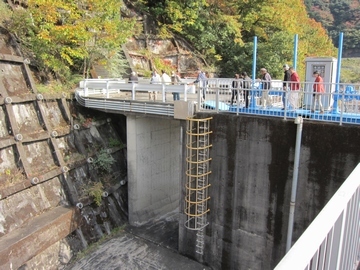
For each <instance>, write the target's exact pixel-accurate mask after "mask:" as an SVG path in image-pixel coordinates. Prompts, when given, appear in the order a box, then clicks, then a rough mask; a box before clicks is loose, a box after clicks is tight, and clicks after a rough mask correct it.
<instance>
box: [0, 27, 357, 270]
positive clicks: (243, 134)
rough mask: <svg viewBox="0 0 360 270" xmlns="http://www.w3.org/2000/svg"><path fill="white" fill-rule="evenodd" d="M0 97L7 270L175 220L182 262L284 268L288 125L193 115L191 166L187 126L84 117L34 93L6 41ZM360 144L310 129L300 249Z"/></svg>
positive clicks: (329, 130) (52, 260)
mask: <svg viewBox="0 0 360 270" xmlns="http://www.w3.org/2000/svg"><path fill="white" fill-rule="evenodd" d="M0 93H1V98H0V104H1V108H2V109H1V110H0V134H1V137H0V157H1V160H0V172H1V175H0V187H1V188H0V195H1V197H0V210H1V211H0V269H19V268H20V269H64V268H66V266H67V264H68V263H69V262H70V260H71V258H72V257H74V255H75V254H76V253H78V252H79V251H81V250H84V249H86V248H87V247H88V246H89V245H90V244H91V243H94V242H96V241H98V240H99V239H101V238H102V237H103V236H104V235H109V234H110V233H111V230H112V229H114V228H116V227H120V226H124V225H128V224H130V225H129V226H133V227H136V226H138V227H141V226H146V224H149V222H151V221H153V222H154V223H155V222H156V221H158V220H162V218H163V217H164V216H166V215H167V214H168V213H175V215H176V217H177V219H178V226H176V230H175V231H174V232H172V233H175V234H177V235H178V252H179V253H180V254H182V255H184V256H186V257H189V258H192V259H194V260H196V261H198V262H200V263H202V264H204V265H205V266H207V267H209V268H211V269H272V268H273V267H274V266H275V265H276V264H277V262H279V261H280V259H281V258H282V257H283V255H284V253H285V243H286V231H287V222H288V216H289V214H288V213H289V204H290V189H291V179H292V173H293V162H294V148H295V140H296V125H295V124H294V121H293V120H287V121H284V120H282V119H277V118H270V117H259V116H246V115H235V114H229V113H218V114H214V113H197V114H196V115H195V116H194V118H193V119H200V120H201V119H209V120H208V122H207V123H208V126H207V129H208V133H207V142H206V144H204V145H202V146H199V147H198V148H197V149H198V150H196V149H193V150H194V151H195V150H196V151H198V153H199V154H201V155H205V156H204V158H203V159H202V158H201V157H199V156H194V157H191V158H190V156H189V155H194V152H192V151H189V143H190V142H189V133H191V131H190V130H189V122H187V121H186V120H181V119H174V118H173V117H164V116H151V115H145V114H141V113H128V114H127V113H122V114H114V113H110V112H100V111H96V110H89V109H86V108H83V107H82V106H79V105H78V104H76V103H75V101H74V99H73V96H70V95H64V94H58V95H47V94H44V93H39V92H38V91H37V90H36V86H35V83H34V77H33V74H32V72H31V70H30V67H29V63H28V61H26V59H23V58H22V56H21V53H20V51H19V50H18V48H17V47H16V44H14V43H13V42H12V41H11V38H10V37H9V36H8V35H6V34H5V33H2V38H1V39H0ZM195 122H196V121H195ZM190 126H191V125H190ZM359 133H360V129H359V127H358V126H352V125H343V126H339V125H335V124H330V123H314V122H311V121H308V122H305V123H304V126H303V135H302V144H301V149H300V153H301V155H300V166H299V184H298V194H297V201H296V209H295V226H294V237H293V240H294V241H295V240H296V239H297V238H298V237H299V236H300V234H301V233H302V232H303V231H304V230H305V229H306V227H307V226H308V225H309V223H310V222H311V221H312V220H313V219H314V217H315V216H316V214H317V213H318V212H319V211H320V210H321V208H322V207H323V206H324V205H325V204H326V202H327V201H328V200H329V199H330V197H331V196H332V195H333V194H334V192H335V191H336V190H337V188H338V187H339V186H340V185H341V183H342V182H343V181H344V180H345V179H346V177H347V176H348V175H349V173H350V172H351V171H352V170H353V168H354V167H355V166H356V165H357V164H358V163H359V160H360V151H359V150H360V149H359V148H360V146H359V144H358V138H359V135H360V134H359ZM204 149H207V150H208V151H203V150H204ZM189 163H190V164H197V165H196V166H197V168H198V169H200V168H201V166H200V165H202V164H204V165H205V166H203V167H202V168H203V169H204V171H201V172H202V173H201V175H206V179H203V180H204V181H205V182H204V190H206V192H205V193H204V194H203V195H202V196H204V197H198V199H199V198H200V199H199V200H201V201H205V200H206V205H205V208H204V209H202V213H204V218H203V219H201V220H198V223H197V224H198V225H199V224H200V225H201V224H202V225H203V226H201V228H202V231H201V233H199V230H191V229H189V228H187V227H186V226H185V224H186V221H188V220H189V213H191V212H189V211H187V210H186V205H187V204H186V202H187V194H188V192H189V189H190V190H191V186H189V185H188V180H189V176H190V177H191V176H192V175H193V174H191V173H189V166H190V167H191V165H189ZM203 180H201V181H203ZM208 210H209V211H208ZM205 215H206V216H205ZM201 222H203V223H201ZM188 227H191V226H188ZM158 233H159V234H161V232H158ZM164 236H166V234H165V233H164ZM128 239H129V238H128ZM111 244H112V245H113V246H116V243H114V242H111ZM139 249H140V248H139ZM133 252H135V251H133ZM125 253H126V252H125ZM154 260H156V257H154ZM179 266H180V264H179ZM205 266H204V267H205ZM99 267H101V266H99ZM102 267H103V268H104V269H106V265H102ZM181 269H183V268H181Z"/></svg>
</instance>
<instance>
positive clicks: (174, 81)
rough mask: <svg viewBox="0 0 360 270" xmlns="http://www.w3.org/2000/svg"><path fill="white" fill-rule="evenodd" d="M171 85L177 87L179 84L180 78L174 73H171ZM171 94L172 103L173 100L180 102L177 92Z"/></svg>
mask: <svg viewBox="0 0 360 270" xmlns="http://www.w3.org/2000/svg"><path fill="white" fill-rule="evenodd" d="M171 83H172V84H173V85H179V84H180V83H181V79H180V76H179V74H177V73H176V72H175V71H172V72H171ZM172 94H173V99H174V101H175V100H180V93H179V92H174V93H172Z"/></svg>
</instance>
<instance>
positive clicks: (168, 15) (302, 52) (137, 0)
mask: <svg viewBox="0 0 360 270" xmlns="http://www.w3.org/2000/svg"><path fill="white" fill-rule="evenodd" d="M127 4H128V5H130V4H131V5H132V6H135V7H136V8H135V10H136V11H137V12H139V13H142V14H150V15H151V16H152V17H153V18H154V19H155V21H156V23H157V25H158V29H159V35H161V36H162V37H163V38H167V37H172V36H173V35H175V34H176V35H179V36H182V37H184V38H186V39H187V40H188V41H189V42H190V43H191V44H192V45H193V46H194V48H195V49H196V50H197V51H199V52H200V53H201V54H202V55H203V56H204V57H205V59H206V61H207V63H209V65H210V66H211V69H212V70H213V71H216V72H217V73H218V74H219V75H220V76H231V77H232V76H233V74H234V73H235V72H239V71H248V72H249V73H250V71H251V68H252V59H253V39H254V36H257V37H258V54H257V67H258V69H259V68H260V67H266V68H267V69H268V70H269V71H270V73H271V74H272V76H273V77H274V78H281V77H282V72H283V71H282V65H283V64H284V63H288V64H289V65H291V64H292V59H293V46H294V44H293V40H294V35H295V34H298V35H299V47H298V48H299V49H298V65H297V67H298V73H299V74H300V75H301V76H302V75H303V74H304V64H305V63H304V59H305V57H307V56H317V57H320V56H336V50H335V47H334V46H333V44H332V42H331V40H330V39H329V37H328V36H327V34H326V31H325V29H324V28H323V27H322V26H321V24H320V23H317V22H316V21H315V20H313V19H310V18H309V17H308V15H307V13H306V8H305V5H304V3H303V1H302V0H288V1H287V2H286V3H284V2H283V1H278V0H252V1H247V0H246V1H245V0H227V1H223V0H181V1H180V0H160V1H159V0H133V1H127ZM2 5H4V3H2ZM27 5H28V6H27V7H26V9H22V8H17V9H14V10H13V11H11V12H9V10H8V11H5V13H4V11H3V12H1V10H3V8H1V7H0V12H1V14H0V18H1V20H2V25H3V26H5V27H6V28H7V29H8V30H9V31H11V32H12V33H14V34H15V35H16V36H17V38H18V39H19V41H20V43H21V45H22V49H23V51H26V52H28V55H29V56H31V58H32V64H35V65H36V66H37V68H38V69H39V70H40V71H42V72H44V74H46V75H45V76H48V74H51V73H52V74H54V75H55V77H56V78H57V79H61V80H62V81H66V80H68V77H69V74H73V73H77V74H79V73H80V74H83V76H86V75H87V73H88V72H89V67H90V65H91V64H92V63H93V62H95V61H99V60H104V61H105V62H106V63H107V64H109V63H112V62H114V60H118V61H117V66H118V65H119V63H121V60H120V61H119V57H118V51H120V46H121V44H123V43H124V42H126V40H127V38H129V37H131V36H132V35H137V34H138V33H139V31H138V29H139V26H138V25H137V24H136V21H135V19H131V18H124V17H121V7H122V5H123V3H122V2H120V1H117V0H102V1H100V0H79V1H74V2H71V1H70V2H69V1H65V0H57V1H56V0H49V1H43V0H29V1H28V3H27ZM8 14H11V15H10V16H8V17H7V18H6V17H5V15H8ZM3 15H4V16H3ZM115 62H116V61H115ZM117 70H120V69H117ZM302 77H303V76H302Z"/></svg>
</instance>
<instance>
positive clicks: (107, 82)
mask: <svg viewBox="0 0 360 270" xmlns="http://www.w3.org/2000/svg"><path fill="white" fill-rule="evenodd" d="M109 97H110V94H109V80H106V98H109Z"/></svg>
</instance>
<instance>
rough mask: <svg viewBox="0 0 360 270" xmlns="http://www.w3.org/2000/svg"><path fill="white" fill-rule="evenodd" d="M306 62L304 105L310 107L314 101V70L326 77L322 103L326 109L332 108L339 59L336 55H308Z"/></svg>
mask: <svg viewBox="0 0 360 270" xmlns="http://www.w3.org/2000/svg"><path fill="white" fill-rule="evenodd" d="M305 63H306V80H305V81H306V84H305V89H304V92H305V95H304V105H305V106H306V108H307V109H310V107H311V104H312V102H313V82H314V80H315V78H314V77H313V73H314V71H319V73H320V75H321V77H322V78H323V79H324V87H325V93H326V94H324V96H323V97H322V100H321V101H322V104H323V106H324V109H325V110H330V109H331V107H332V104H333V102H334V99H333V95H332V93H334V92H335V86H336V85H335V83H336V72H337V59H336V58H334V57H307V58H306V59H305Z"/></svg>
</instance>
